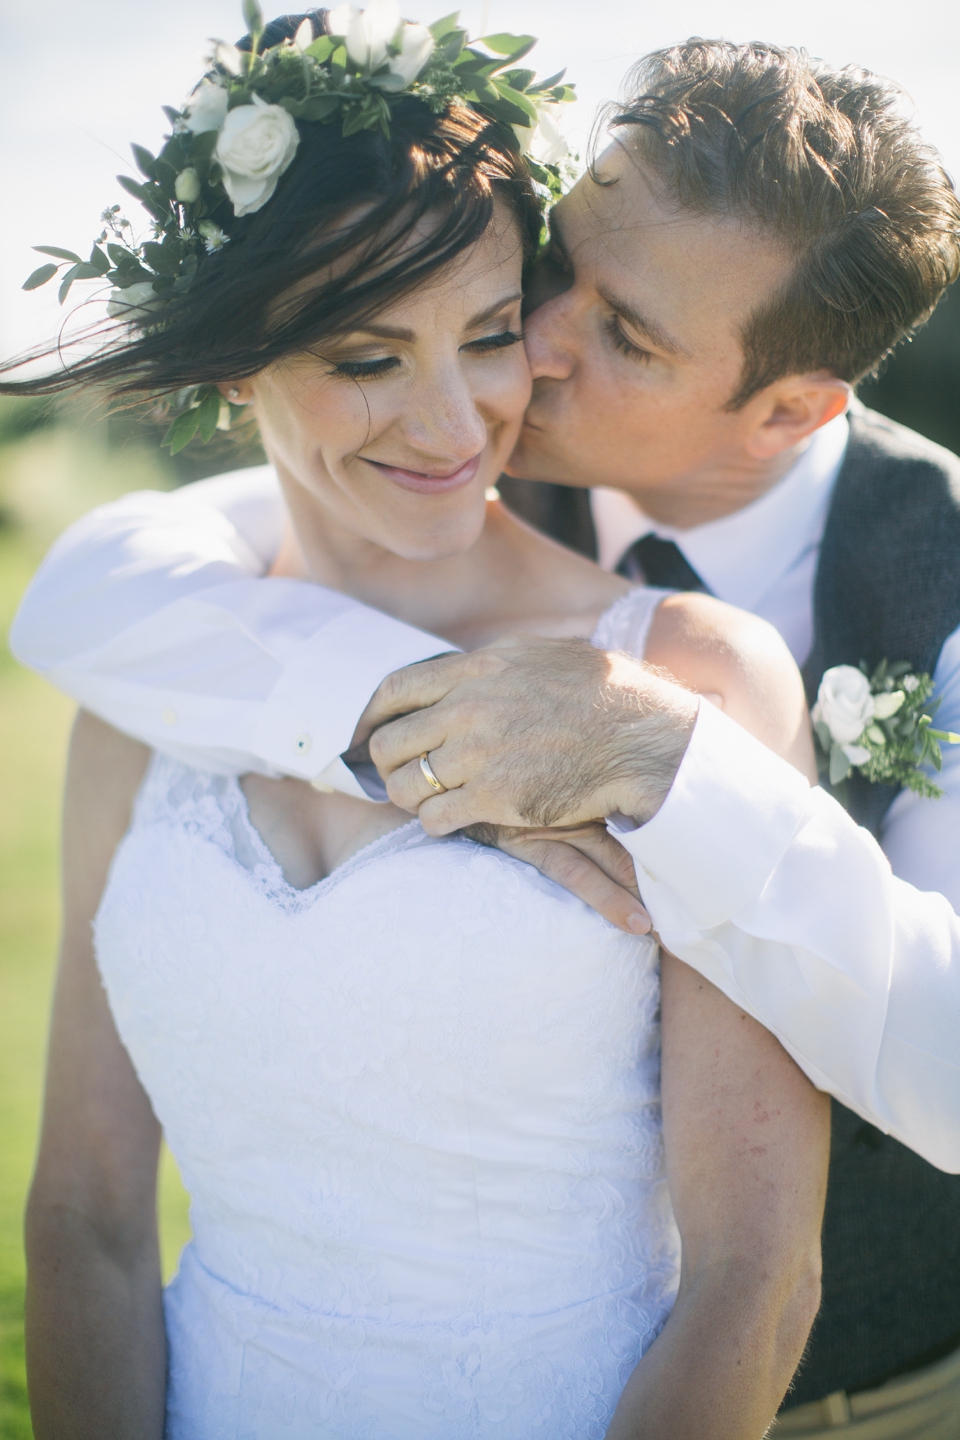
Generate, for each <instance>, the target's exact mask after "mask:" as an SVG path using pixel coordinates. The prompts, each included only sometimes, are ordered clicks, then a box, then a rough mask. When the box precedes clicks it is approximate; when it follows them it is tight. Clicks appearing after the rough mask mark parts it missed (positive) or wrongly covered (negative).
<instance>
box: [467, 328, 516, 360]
mask: <svg viewBox="0 0 960 1440" xmlns="http://www.w3.org/2000/svg"><path fill="white" fill-rule="evenodd" d="M522 339H523V336H522V335H519V334H518V333H517V331H516V330H498V331H497V333H496V335H484V337H483V339H482V340H471V341H470V343H469V344H468V345H463V346H461V349H463V350H467V351H469V353H470V354H471V355H489V354H491V353H492V352H493V351H494V350H506V349H507V348H508V346H510V345H519V344H520V342H521V340H522Z"/></svg>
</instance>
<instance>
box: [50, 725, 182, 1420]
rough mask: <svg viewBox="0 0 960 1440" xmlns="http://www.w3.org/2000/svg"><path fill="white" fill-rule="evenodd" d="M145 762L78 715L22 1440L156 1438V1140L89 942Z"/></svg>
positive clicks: (161, 1367) (159, 1374)
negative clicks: (28, 1416) (28, 1421)
mask: <svg viewBox="0 0 960 1440" xmlns="http://www.w3.org/2000/svg"><path fill="white" fill-rule="evenodd" d="M145 763H146V751H145V750H144V749H143V747H142V746H140V745H138V744H136V743H135V742H134V741H131V740H127V739H125V738H124V737H122V736H119V735H117V734H116V733H115V732H113V731H110V730H108V729H107V727H106V726H105V725H103V724H102V723H101V722H100V721H97V720H93V719H92V718H91V717H90V716H84V715H81V716H80V718H79V720H78V722H77V725H76V727H75V730H74V737H73V742H72V745H71V755H70V766H69V773H68V780H67V797H66V806H65V812H64V933H63V944H62V950H61V959H60V969H59V973H58V977H57V985H56V993H55V998H54V1005H53V1020H52V1025H51V1033H50V1050H49V1060H48V1067H47V1084H46V1097H45V1103H44V1117H43V1131H42V1136H41V1141H40V1152H39V1156H38V1159H37V1168H36V1174H35V1176H34V1181H33V1185H32V1188H31V1192H30V1198H29V1201H28V1205H27V1215H26V1244H27V1262H28V1280H27V1303H26V1338H27V1371H28V1380H29V1390H30V1404H31V1412H32V1417H33V1427H34V1433H35V1435H36V1437H37V1440H160V1437H161V1435H162V1433H163V1415H164V1389H165V1369H166V1346H165V1340H164V1330H163V1315H162V1310H161V1282H160V1258H159V1248H158V1241H157V1221H156V1183H157V1158H158V1154H159V1146H160V1128H159V1126H158V1124H157V1121H156V1119H155V1117H154V1115H153V1111H152V1110H151V1107H150V1103H149V1101H148V1099H147V1097H146V1095H145V1094H144V1092H143V1089H142V1088H141V1086H140V1083H139V1081H138V1080H137V1077H136V1075H135V1073H134V1070H133V1066H132V1064H131V1062H130V1058H129V1056H128V1055H127V1052H126V1050H125V1049H124V1048H123V1046H122V1045H121V1043H120V1040H119V1037H118V1035H117V1032H116V1029H115V1027H114V1024H113V1020H112V1017H111V1015H110V1011H109V1009H108V1007H107V1001H106V996H105V994H104V991H103V987H102V985H101V983H100V976H99V973H98V970H97V965H96V961H95V959H94V953H93V944H92V939H91V924H92V921H93V917H94V915H95V914H96V910H97V907H98V905H99V901H100V895H101V892H102V890H103V886H104V883H105V880H106V875H107V870H108V868H109V865H110V861H111V859H112V856H113V852H114V850H115V849H116V846H117V844H118V843H119V841H120V839H121V837H122V835H123V834H124V831H125V830H126V828H127V824H128V821H129V814H130V804H131V800H132V797H133V795H134V793H135V791H136V788H137V785H138V783H139V780H140V777H141V775H142V773H143V768H144V765H145Z"/></svg>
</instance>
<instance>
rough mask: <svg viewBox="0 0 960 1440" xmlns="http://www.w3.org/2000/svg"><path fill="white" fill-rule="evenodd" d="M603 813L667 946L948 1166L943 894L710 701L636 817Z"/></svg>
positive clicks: (948, 924) (951, 1110)
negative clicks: (647, 810)
mask: <svg viewBox="0 0 960 1440" xmlns="http://www.w3.org/2000/svg"><path fill="white" fill-rule="evenodd" d="M940 718H941V717H940V715H938V721H939V719H940ZM933 803H935V804H939V803H941V802H933ZM894 823H895V822H894ZM609 824H610V828H611V830H612V832H613V833H614V834H616V836H617V839H619V840H620V841H621V843H622V844H623V845H624V846H626V848H627V849H628V850H629V851H630V853H631V854H632V856H633V858H634V861H635V863H636V867H637V877H638V881H639V885H640V890H641V893H642V895H643V899H644V902H645V904H646V905H647V908H648V909H649V911H650V913H651V916H652V917H653V921H654V925H655V927H656V929H657V930H658V931H659V933H660V936H661V938H662V940H663V943H664V945H665V946H666V947H667V948H668V949H670V950H671V951H673V952H674V953H675V954H676V955H678V956H679V957H680V958H681V959H682V960H685V961H686V962H687V963H688V964H689V965H692V966H693V967H694V968H695V969H696V970H698V971H700V973H701V974H702V975H704V976H705V977H706V978H707V979H708V980H710V981H712V983H713V984H715V985H717V986H718V987H719V988H720V989H721V990H723V991H724V993H725V994H726V995H728V996H729V998H730V999H731V1000H733V1001H734V1003H735V1004H737V1005H740V1006H741V1007H742V1008H743V1009H744V1010H746V1011H747V1012H748V1013H749V1014H751V1015H753V1016H754V1017H755V1018H756V1019H757V1020H759V1021H760V1023H761V1024H763V1025H765V1026H766V1027H767V1028H768V1029H769V1030H771V1031H772V1032H773V1033H774V1034H775V1035H776V1036H777V1037H778V1039H779V1040H780V1041H781V1043H782V1044H783V1045H784V1047H785V1048H786V1049H787V1050H788V1051H789V1053H790V1054H791V1055H792V1056H793V1057H794V1059H795V1060H796V1061H797V1063H798V1064H799V1065H800V1066H801V1068H802V1069H803V1070H804V1071H805V1072H806V1074H807V1075H808V1076H809V1077H810V1079H811V1080H812V1081H813V1082H814V1084H815V1085H817V1086H818V1087H819V1088H820V1089H823V1090H826V1091H828V1092H829V1093H830V1094H832V1095H835V1096H836V1098H837V1099H838V1100H840V1101H841V1102H842V1103H843V1104H844V1105H846V1106H848V1107H849V1108H850V1109H851V1110H854V1111H856V1113H857V1114H859V1115H861V1116H863V1118H864V1119H866V1120H869V1121H871V1122H872V1123H873V1124H874V1125H876V1126H878V1127H879V1128H880V1129H882V1130H884V1131H886V1132H887V1133H889V1134H891V1135H893V1136H895V1137H896V1138H897V1139H898V1140H900V1141H902V1142H903V1143H904V1144H905V1145H908V1146H909V1147H910V1148H911V1149H913V1150H915V1151H917V1152H918V1153H919V1154H920V1155H922V1156H923V1157H924V1159H926V1160H928V1161H930V1163H931V1164H933V1165H936V1166H938V1167H939V1168H940V1169H942V1170H947V1171H950V1172H953V1173H960V920H958V918H957V915H956V914H955V913H954V911H953V908H952V906H951V904H950V902H949V900H948V899H947V898H946V897H945V896H944V895H943V894H939V893H936V892H934V891H932V890H921V889H919V888H916V887H915V886H914V885H912V884H909V883H907V881H906V880H904V879H901V878H900V877H898V876H897V875H895V874H894V872H893V870H892V869H891V866H890V862H889V860H888V858H887V856H886V855H885V854H884V852H883V850H882V849H881V848H880V846H879V845H878V844H877V842H876V841H875V840H874V839H873V837H872V836H871V835H870V834H869V832H868V831H866V830H864V829H862V828H861V827H859V826H857V825H855V824H854V822H853V821H852V820H851V818H850V817H849V816H848V815H847V813H846V811H845V810H843V808H842V807H841V806H840V805H838V804H837V802H836V801H835V800H833V799H832V798H831V797H830V796H829V795H827V794H826V793H825V792H824V791H823V790H821V789H819V788H815V787H811V786H810V785H809V784H808V783H807V781H806V780H805V779H804V778H803V777H802V776H801V775H799V774H798V773H797V771H795V770H794V769H793V768H792V766H790V765H789V764H787V763H786V762H785V761H783V760H781V759H779V758H778V757H777V756H776V755H774V754H773V753H772V752H771V751H769V750H767V749H766V747H765V746H763V745H762V744H760V742H759V741H757V740H754V739H753V738H752V737H751V736H750V735H748V734H747V733H746V731H744V730H742V729H741V728H740V726H738V725H736V724H735V723H734V722H733V721H732V720H730V719H728V718H727V717H726V716H724V715H723V714H722V713H721V712H720V711H719V710H717V709H715V708H714V707H713V706H712V705H709V704H701V707H700V714H699V716H698V718H697V723H696V726H695V727H694V731H693V735H692V737H691V741H690V745H689V747H688V750H687V753H686V755H685V756H684V759H683V762H682V764H681V766H680V769H679V771H678V773H677V777H676V780H675V781H674V785H673V787H672V789H671V791H670V793H669V795H668V796H667V799H666V801H665V802H664V804H663V805H662V806H661V808H660V810H659V811H658V812H657V814H656V815H655V816H654V817H653V819H652V820H650V821H649V822H648V823H647V824H645V825H642V826H640V827H638V828H635V829H628V828H624V826H623V824H622V822H619V821H611V822H609ZM956 853H957V851H956V842H955V840H954V845H953V854H954V855H956ZM917 878H918V879H921V878H922V873H920V874H918V875H917Z"/></svg>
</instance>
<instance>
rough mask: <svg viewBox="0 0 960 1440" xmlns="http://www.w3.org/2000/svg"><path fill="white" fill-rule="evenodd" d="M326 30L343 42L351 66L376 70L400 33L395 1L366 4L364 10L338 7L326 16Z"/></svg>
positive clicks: (398, 9)
mask: <svg viewBox="0 0 960 1440" xmlns="http://www.w3.org/2000/svg"><path fill="white" fill-rule="evenodd" d="M327 29H328V30H329V32H330V34H331V35H336V36H337V37H338V38H342V39H343V41H344V43H345V44H346V47H347V54H348V55H349V56H350V59H351V60H352V61H353V63H354V65H359V67H360V68H361V70H378V69H379V68H380V66H381V65H382V64H383V62H384V60H386V58H387V47H388V46H389V45H390V43H391V42H392V40H393V37H394V36H395V35H396V33H397V31H398V30H399V29H400V7H399V5H398V4H397V0H370V4H369V5H368V6H367V8H366V10H358V9H357V7H356V6H355V5H338V6H337V7H336V9H335V10H331V11H330V13H329V14H328V15H327Z"/></svg>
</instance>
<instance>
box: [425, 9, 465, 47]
mask: <svg viewBox="0 0 960 1440" xmlns="http://www.w3.org/2000/svg"><path fill="white" fill-rule="evenodd" d="M459 19H460V11H459V10H453V11H452V12H451V13H450V14H449V15H444V16H442V17H441V18H440V19H439V20H434V22H433V24H432V25H430V26H429V27H428V29H429V31H430V34H431V35H432V36H433V38H434V40H436V41H437V42H438V43H439V42H440V41H441V40H442V39H443V38H444V37H445V36H446V35H449V34H450V31H451V30H456V28H457V22H458V20H459Z"/></svg>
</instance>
